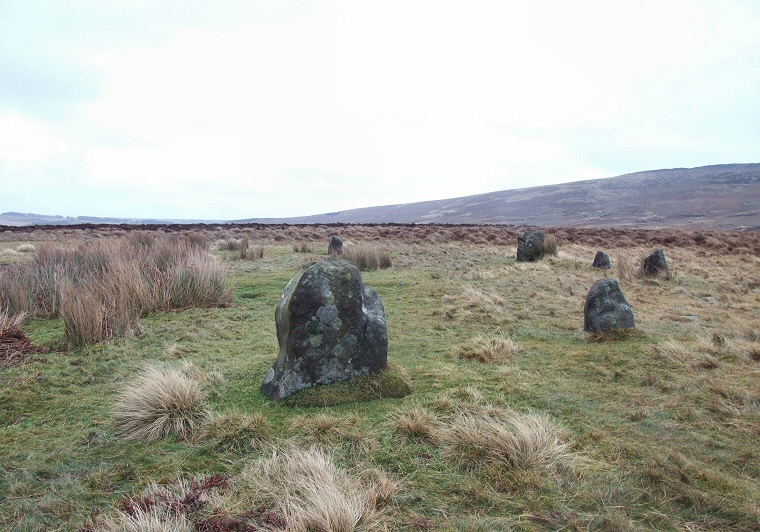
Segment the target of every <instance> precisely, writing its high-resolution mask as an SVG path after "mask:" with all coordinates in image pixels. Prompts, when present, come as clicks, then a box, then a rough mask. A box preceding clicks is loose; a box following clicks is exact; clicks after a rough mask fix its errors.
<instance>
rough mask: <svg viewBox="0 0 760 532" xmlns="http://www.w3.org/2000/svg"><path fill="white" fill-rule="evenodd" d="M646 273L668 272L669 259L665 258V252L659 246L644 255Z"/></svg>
mask: <svg viewBox="0 0 760 532" xmlns="http://www.w3.org/2000/svg"><path fill="white" fill-rule="evenodd" d="M644 273H645V274H647V275H650V276H655V275H665V274H667V273H668V261H666V260H665V252H664V251H662V249H660V248H657V249H655V250H653V251H651V252H650V253H649V255H647V256H646V257H644Z"/></svg>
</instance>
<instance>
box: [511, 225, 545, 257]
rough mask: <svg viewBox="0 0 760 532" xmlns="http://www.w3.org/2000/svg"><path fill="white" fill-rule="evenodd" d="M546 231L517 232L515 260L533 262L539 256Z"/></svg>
mask: <svg viewBox="0 0 760 532" xmlns="http://www.w3.org/2000/svg"><path fill="white" fill-rule="evenodd" d="M544 240H546V233H544V232H543V231H520V232H519V233H517V262H533V261H536V260H538V259H540V258H541V256H542V255H543V249H544Z"/></svg>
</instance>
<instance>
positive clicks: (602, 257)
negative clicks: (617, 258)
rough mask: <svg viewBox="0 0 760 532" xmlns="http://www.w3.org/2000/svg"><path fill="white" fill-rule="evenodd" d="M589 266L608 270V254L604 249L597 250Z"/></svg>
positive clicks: (609, 265)
mask: <svg viewBox="0 0 760 532" xmlns="http://www.w3.org/2000/svg"><path fill="white" fill-rule="evenodd" d="M591 266H593V267H594V268H599V269H602V270H609V269H610V267H611V264H610V256H609V255H607V254H606V253H605V252H604V251H597V252H596V256H595V257H594V262H593V263H592V264H591Z"/></svg>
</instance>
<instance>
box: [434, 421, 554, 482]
mask: <svg viewBox="0 0 760 532" xmlns="http://www.w3.org/2000/svg"><path fill="white" fill-rule="evenodd" d="M563 438H564V434H563V431H561V430H560V429H558V428H557V426H556V425H555V424H554V422H552V420H551V419H550V418H549V417H548V416H546V415H544V414H518V413H514V412H510V413H507V414H506V415H504V416H502V417H491V416H488V415H482V414H480V415H478V414H462V415H461V416H460V417H459V418H458V419H456V420H455V421H454V422H453V423H451V425H450V426H448V427H446V428H445V429H444V430H443V431H442V432H441V439H442V441H443V442H444V453H445V456H446V457H447V458H448V459H449V460H451V461H453V462H455V463H457V464H459V465H460V466H461V467H463V468H465V469H468V470H475V469H481V468H484V467H488V468H496V469H504V470H512V469H522V470H526V469H532V468H538V467H544V466H547V465H549V464H551V463H553V462H555V461H558V460H561V459H563V458H565V457H566V451H567V447H568V444H567V443H566V442H564V441H563Z"/></svg>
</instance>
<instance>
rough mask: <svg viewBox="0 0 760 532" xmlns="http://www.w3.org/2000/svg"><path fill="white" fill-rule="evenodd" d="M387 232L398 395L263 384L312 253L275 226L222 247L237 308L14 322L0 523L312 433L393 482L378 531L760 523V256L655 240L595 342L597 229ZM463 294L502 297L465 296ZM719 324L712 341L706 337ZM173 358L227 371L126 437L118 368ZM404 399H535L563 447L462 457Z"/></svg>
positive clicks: (451, 413)
mask: <svg viewBox="0 0 760 532" xmlns="http://www.w3.org/2000/svg"><path fill="white" fill-rule="evenodd" d="M396 245H397V248H395V249H394V251H393V252H392V254H393V266H392V267H391V268H389V269H386V270H377V271H371V272H365V273H363V278H364V281H365V283H367V284H368V285H370V286H372V287H374V288H376V289H377V291H378V293H379V295H380V297H381V298H382V300H383V302H384V305H385V309H386V314H387V321H388V334H389V355H390V359H391V360H392V361H393V362H394V364H397V365H398V367H399V368H402V369H403V371H404V372H405V373H406V374H408V378H409V380H410V381H411V388H412V393H411V394H409V395H407V396H405V397H402V398H394V397H385V398H377V399H375V400H371V401H367V402H344V401H333V402H331V401H332V399H329V398H331V397H334V396H339V397H342V398H345V397H347V396H350V393H349V392H351V393H356V389H355V388H353V387H352V386H348V385H347V386H344V387H342V388H341V387H338V388H333V389H332V390H329V388H332V387H327V388H325V389H324V390H319V389H314V390H313V391H312V390H310V391H309V393H310V394H314V395H311V396H309V395H308V394H306V393H304V395H303V399H304V401H303V402H302V403H300V404H296V403H297V401H296V399H297V398H298V397H299V396H301V395H302V394H297V395H296V396H294V398H293V401H292V402H291V403H290V404H289V405H288V404H284V403H276V402H273V401H271V400H270V399H269V398H267V397H265V396H263V395H262V394H260V392H259V387H260V385H261V381H262V379H263V378H264V375H265V374H266V372H267V371H268V369H269V367H270V366H271V364H272V362H274V360H275V358H276V357H277V353H278V345H277V339H276V333H275V326H274V308H275V306H276V304H277V302H278V300H279V297H280V294H281V291H282V289H283V288H284V286H285V283H287V281H288V280H289V279H290V277H291V276H292V275H293V274H294V273H295V272H296V271H297V270H298V268H300V267H301V265H302V264H303V263H304V262H306V261H308V260H315V259H317V258H319V257H318V256H309V257H305V256H304V255H302V254H300V253H299V254H296V253H293V250H292V246H290V245H285V242H283V243H282V245H272V243H270V242H267V243H266V244H265V247H266V253H265V255H264V257H262V258H260V259H256V260H235V261H231V262H230V269H231V272H232V274H231V275H232V282H233V285H234V287H235V293H234V303H233V304H232V306H230V307H229V308H212V309H188V310H184V311H181V312H167V313H152V314H149V315H148V316H145V317H144V318H142V319H141V333H140V334H131V335H128V336H127V337H125V338H122V339H114V340H111V341H109V342H106V343H101V344H96V345H92V346H86V347H81V348H76V349H73V350H70V351H63V347H64V346H65V343H63V344H62V339H63V338H64V337H65V331H64V327H63V324H62V322H60V321H57V320H36V321H35V320H29V321H27V322H26V323H25V324H24V325H23V329H24V331H25V332H26V333H27V334H28V335H29V336H30V338H31V339H32V340H33V341H34V342H35V343H36V344H38V345H43V346H45V347H46V348H47V349H49V350H50V351H51V352H49V353H46V354H44V355H43V356H44V357H45V358H46V359H47V361H46V362H30V363H28V364H26V365H21V366H15V367H11V368H7V369H4V370H0V529H3V530H14V531H22V530H23V531H26V530H76V529H77V528H78V527H81V526H83V525H84V524H85V523H86V521H87V520H89V519H90V518H91V515H92V512H93V510H97V511H99V512H101V513H103V514H112V513H113V512H114V511H115V508H116V507H117V506H118V505H119V503H120V501H122V500H123V499H124V498H125V497H127V496H136V495H139V494H140V493H143V492H144V491H145V490H146V489H148V488H149V487H150V486H151V484H152V483H158V484H162V483H171V482H175V481H176V480H177V478H178V477H181V478H184V479H191V478H194V477H199V476H203V475H212V474H215V473H220V474H224V475H227V476H229V477H230V478H231V479H239V478H241V477H240V475H241V473H242V472H243V471H244V469H245V467H246V464H248V463H250V461H252V460H263V459H265V458H267V457H269V456H271V453H272V449H273V448H278V449H285V448H289V447H292V446H296V447H301V448H308V447H309V446H312V445H318V446H320V447H322V448H325V449H327V450H329V451H330V452H331V453H332V456H333V459H334V461H335V462H336V463H338V464H340V465H341V467H345V468H347V470H352V471H353V470H356V471H360V470H364V469H366V468H367V467H374V468H377V469H380V470H382V471H384V472H385V474H386V475H388V476H389V477H390V478H391V479H392V480H394V481H396V482H398V483H399V488H398V490H397V491H396V492H395V493H394V494H393V495H392V496H391V498H390V500H389V501H388V503H387V505H386V507H385V509H384V510H383V511H384V513H382V515H381V518H382V519H383V520H384V522H385V523H386V524H387V525H388V527H389V529H391V530H419V529H424V528H422V527H423V526H427V525H423V524H425V523H426V524H428V525H429V526H430V527H431V528H429V529H435V530H473V531H474V530H484V531H485V530H557V529H569V530H573V529H592V530H629V529H657V530H687V529H721V530H751V529H754V528H757V527H758V526H760V513H759V511H758V504H757V501H758V500H760V488H758V486H759V485H760V482H759V481H760V451H758V450H757V438H758V436H759V435H760V428H759V427H760V379H759V378H758V377H760V363H759V362H757V361H756V360H755V358H754V355H753V354H752V353H753V352H755V351H753V349H757V348H758V341H757V339H758V337H757V334H756V329H757V325H756V324H757V323H760V310H758V307H760V305H758V300H759V299H760V294H759V293H758V289H757V287H755V288H749V287H750V286H755V285H754V284H753V283H754V281H753V279H754V278H753V276H754V277H757V275H756V274H755V273H753V272H755V271H757V270H756V268H757V266H756V264H754V263H753V264H749V265H746V264H745V263H744V262H743V259H742V258H741V257H733V258H732V257H728V258H726V259H722V260H724V261H726V265H724V266H723V267H722V268H711V267H709V266H710V264H708V263H707V261H711V260H712V259H705V258H699V257H697V256H696V255H695V254H694V253H693V252H691V251H690V250H672V251H671V250H668V258H669V260H670V261H671V264H673V267H674V270H677V272H678V275H677V276H676V278H675V279H672V280H655V281H647V280H643V279H641V280H639V279H628V280H626V281H621V288H622V290H623V291H624V293H625V295H626V297H627V299H628V300H629V302H630V303H631V306H632V307H633V309H634V312H635V314H636V321H637V325H638V328H637V331H636V333H635V334H628V335H624V336H620V337H615V338H605V340H609V341H592V340H594V339H592V338H588V337H587V336H586V335H584V334H583V332H582V330H581V329H582V325H583V314H582V308H583V301H584V299H585V296H586V293H587V291H588V289H589V288H590V287H591V285H592V284H593V282H594V281H595V280H597V278H598V276H599V275H601V274H600V273H599V272H596V271H593V270H592V269H591V267H590V264H591V260H592V259H593V256H594V253H595V251H596V250H595V249H593V248H591V247H586V248H581V247H573V246H572V245H568V244H566V243H564V242H563V246H562V249H561V250H560V252H559V256H558V257H549V258H547V259H545V260H544V261H541V262H540V263H531V264H525V265H518V264H516V263H515V260H514V258H513V257H514V248H513V247H503V248H498V247H495V246H484V245H463V244H456V245H451V244H445V245H429V246H424V247H423V246H420V245H409V246H405V245H403V244H396ZM323 247H324V248H325V250H326V245H325V246H323ZM611 248H612V246H608V247H607V249H608V250H609V251H611V254H612V256H614V253H616V250H614V249H611ZM624 251H625V252H626V253H631V252H630V251H629V250H624ZM752 268H754V270H753V269H752ZM614 274H615V271H614V268H613V270H612V271H611V272H610V275H614ZM733 287H738V288H736V289H734V288H733ZM741 287H747V288H746V290H745V289H743V288H741ZM474 291H480V292H481V293H484V294H490V293H492V292H496V293H497V294H498V295H499V296H500V298H501V301H498V300H494V301H496V302H494V301H491V302H485V304H484V306H478V304H477V303H473V302H472V297H469V296H472V294H473V293H474ZM708 297H713V298H715V301H713V300H710V299H706V298H708ZM494 305H495V306H496V307H494ZM683 315H696V316H699V321H698V322H694V321H692V320H684V319H680V317H681V316H683ZM736 316H739V319H740V320H743V321H738V322H737V321H736V320H737V319H736ZM713 333H715V334H719V335H721V336H720V338H724V339H725V340H724V341H723V343H722V344H721V343H720V341H718V340H715V341H714V342H712V343H711V341H701V342H700V340H699V339H700V338H708V339H710V338H712V337H713ZM753 334H754V336H753ZM478 336H480V337H484V338H486V337H498V338H502V337H504V338H511V339H513V340H514V341H515V342H517V344H519V346H520V347H521V350H520V352H519V353H518V354H515V355H514V356H509V357H504V358H502V359H499V360H496V361H495V362H491V363H483V362H481V361H480V360H478V359H477V358H474V359H471V358H468V357H461V356H459V353H458V351H457V346H462V345H468V343H471V342H472V340H473V338H475V337H478ZM667 342H678V344H679V345H680V346H681V347H682V348H683V349H685V350H687V351H691V352H692V353H694V354H695V356H694V360H696V361H699V360H702V358H704V356H705V355H699V353H702V352H704V351H705V350H706V349H713V350H714V351H715V353H711V354H710V356H712V357H713V358H714V359H715V360H717V364H716V365H712V366H710V367H703V365H700V364H698V363H691V359H688V358H686V355H681V354H679V353H680V351H674V349H675V348H673V347H672V346H671V347H670V351H668V350H667V349H666V348H668V346H669V345H670V344H667ZM658 346H659V347H658ZM711 346H712V347H711ZM671 351H673V352H675V353H676V355H678V356H675V355H668V353H669V352H671ZM757 352H760V350H759V351H757ZM182 359H186V360H188V361H191V362H192V363H193V364H194V365H195V366H196V367H197V368H198V369H199V371H201V372H203V373H205V374H219V375H221V376H222V377H223V379H218V380H214V381H212V382H213V385H212V386H210V387H207V390H208V392H209V393H208V399H207V406H208V408H209V409H210V410H212V411H213V412H214V416H215V417H212V418H211V419H212V420H216V421H209V425H208V426H207V427H206V429H205V431H204V429H203V428H200V429H199V431H198V433H197V435H196V436H194V437H189V438H185V439H177V438H175V437H174V436H169V437H167V438H162V439H159V440H157V441H155V442H151V443H144V442H135V441H130V440H128V439H125V438H122V437H119V436H118V430H117V429H118V427H117V426H116V424H115V421H114V415H113V411H114V407H115V405H116V404H117V401H118V397H119V393H120V391H121V390H123V388H124V386H125V385H127V384H128V383H130V382H132V380H133V379H134V377H135V375H136V374H137V373H138V372H139V371H140V370H141V369H143V368H145V367H146V365H150V364H161V365H166V366H169V367H177V368H179V367H181V366H182V363H183V360H182ZM682 360H686V362H683V361H682ZM399 371H401V370H399ZM336 390H337V391H336ZM362 393H364V392H359V395H361V394H362ZM320 394H321V395H320ZM326 397H327V398H328V399H325V398H326ZM373 399H374V398H373ZM338 403H344V404H338ZM315 404H331V405H332V406H330V407H329V408H323V407H315V406H313V405H315ZM305 405H309V407H306V406H305ZM412 411H418V412H423V413H426V414H425V415H426V416H429V418H430V419H434V421H435V423H434V428H433V429H431V430H433V431H435V430H442V429H440V427H444V428H445V427H450V426H454V425H456V424H457V423H458V421H457V420H460V419H462V416H465V417H466V416H474V417H475V418H477V419H485V418H489V417H490V418H496V419H502V418H503V417H504V416H505V415H506V413H508V412H517V413H520V414H525V415H527V414H538V415H542V416H547V417H548V418H549V419H551V421H552V423H554V424H556V426H558V427H561V429H562V434H563V439H562V444H563V445H565V444H566V445H567V448H566V452H567V459H564V460H559V461H556V462H554V461H552V462H551V463H549V464H548V465H546V466H542V467H540V468H530V469H519V468H505V467H499V468H494V467H488V464H487V463H485V465H484V466H483V467H478V466H473V465H471V464H470V463H469V462H468V464H465V466H463V463H462V462H463V460H462V459H461V457H458V455H456V454H455V453H452V451H451V449H450V448H449V447H447V445H450V444H447V443H446V442H447V440H446V438H445V437H435V436H430V437H428V436H425V435H424V434H425V431H424V428H423V429H415V428H414V426H412V427H411V428H408V429H400V428H399V427H400V426H401V425H400V423H401V422H400V418H403V419H406V420H407V424H409V423H408V421H409V419H408V418H410V416H411V417H412V418H414V415H412V414H409V413H410V412H412ZM404 416H406V417H404ZM418 417H419V416H418ZM426 419H427V418H426ZM411 420H412V421H415V420H416V421H417V422H419V420H418V419H417V418H414V419H411ZM423 421H424V419H423ZM214 423H216V425H214ZM405 426H406V425H405ZM436 427H438V428H436ZM418 430H419V431H422V432H420V434H422V436H420V435H419V434H417V432H415V431H418ZM432 434H434V435H435V434H437V433H436V432H433V433H432ZM470 458H471V457H468V460H470ZM492 461H493V460H492ZM231 511H232V510H231Z"/></svg>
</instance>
